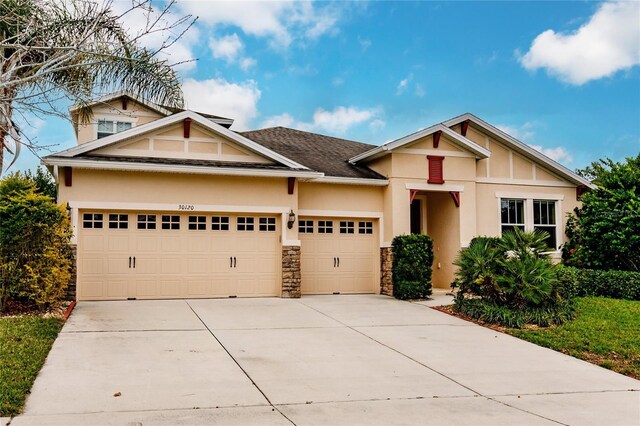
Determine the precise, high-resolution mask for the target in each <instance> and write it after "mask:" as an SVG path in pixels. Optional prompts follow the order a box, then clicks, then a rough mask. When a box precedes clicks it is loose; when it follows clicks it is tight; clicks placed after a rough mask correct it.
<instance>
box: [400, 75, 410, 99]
mask: <svg viewBox="0 0 640 426" xmlns="http://www.w3.org/2000/svg"><path fill="white" fill-rule="evenodd" d="M411 80H413V74H409V75H408V76H407V78H405V79H402V80H400V83H398V86H397V87H396V95H402V94H403V93H404V92H405V90H407V87H409V83H410V82H411Z"/></svg>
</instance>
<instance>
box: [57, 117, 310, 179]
mask: <svg viewBox="0 0 640 426" xmlns="http://www.w3.org/2000/svg"><path fill="white" fill-rule="evenodd" d="M185 118H190V119H191V120H192V121H193V122H194V123H198V124H199V125H201V126H202V127H204V128H206V129H208V130H210V131H212V132H214V133H216V134H219V135H221V136H223V137H225V138H227V139H230V140H232V141H234V142H236V143H237V144H239V145H241V146H243V147H244V148H247V149H249V150H250V151H252V152H254V153H256V154H259V155H262V156H263V157H266V158H269V159H271V160H273V161H275V162H277V163H280V164H283V165H285V166H287V167H289V168H292V169H297V170H308V168H307V167H306V166H304V165H302V164H300V163H297V162H296V161H293V160H291V159H289V158H288V157H285V156H284V155H282V154H280V153H278V152H275V151H273V150H271V149H269V148H267V147H265V146H262V145H260V144H258V143H256V142H254V141H252V140H249V139H247V138H246V137H244V136H242V135H241V134H239V133H236V132H233V131H231V130H229V129H227V128H226V127H223V126H221V125H219V124H216V123H215V122H213V121H211V120H209V119H207V118H205V117H203V116H201V115H200V114H198V113H195V112H193V111H183V112H179V113H177V114H173V115H170V116H168V117H163V118H160V119H158V120H154V121H152V122H150V123H147V124H143V125H140V126H136V127H133V128H131V129H129V130H125V131H122V132H119V133H115V134H113V135H110V136H107V137H104V138H102V139H96V140H94V141H91V142H86V143H83V144H81V145H78V146H75V147H73V148H69V149H67V150H65V151H61V152H58V153H56V154H55V155H51V156H48V157H45V158H51V159H53V158H55V157H57V158H74V157H79V156H81V155H82V154H86V153H89V152H91V151H95V150H97V149H100V148H105V147H107V146H110V145H113V144H116V143H118V142H122V141H123V140H126V139H130V138H133V137H136V136H140V135H143V134H145V133H148V132H151V131H153V130H157V129H160V128H162V127H165V126H168V125H171V124H174V123H179V122H181V121H183V120H184V119H185Z"/></svg>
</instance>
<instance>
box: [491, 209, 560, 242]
mask: <svg viewBox="0 0 640 426" xmlns="http://www.w3.org/2000/svg"><path fill="white" fill-rule="evenodd" d="M557 203H558V202H557V201H556V200H537V199H535V198H534V197H531V198H521V199H520V198H501V199H500V231H501V233H503V234H504V233H505V232H509V231H512V230H513V228H518V229H520V230H521V231H526V232H532V231H534V230H538V231H544V232H546V233H547V234H548V237H547V240H546V242H547V245H548V246H549V249H550V250H551V251H555V250H558V231H559V229H558V225H557V217H556V212H557V209H558V207H557V205H556V204H557Z"/></svg>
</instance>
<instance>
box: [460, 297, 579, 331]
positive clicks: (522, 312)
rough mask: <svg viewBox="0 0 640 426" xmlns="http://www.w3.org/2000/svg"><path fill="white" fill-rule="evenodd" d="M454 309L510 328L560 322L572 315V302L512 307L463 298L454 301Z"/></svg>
mask: <svg viewBox="0 0 640 426" xmlns="http://www.w3.org/2000/svg"><path fill="white" fill-rule="evenodd" d="M455 309H456V310H457V311H458V312H460V313H461V314H463V315H467V316H469V317H471V318H473V319H476V320H480V321H484V322H488V323H491V324H499V325H503V326H505V327H510V328H522V327H523V326H524V325H525V324H535V325H538V326H540V327H548V326H550V325H555V324H562V323H564V322H565V321H567V320H570V319H572V318H573V316H574V306H573V303H572V302H569V303H563V304H560V305H559V306H557V307H550V306H547V307H540V308H520V309H513V308H509V307H507V306H500V305H497V304H495V303H491V302H489V301H486V300H482V299H464V300H463V301H456V308H455Z"/></svg>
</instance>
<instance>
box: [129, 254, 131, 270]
mask: <svg viewBox="0 0 640 426" xmlns="http://www.w3.org/2000/svg"><path fill="white" fill-rule="evenodd" d="M129 268H131V256H129Z"/></svg>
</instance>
